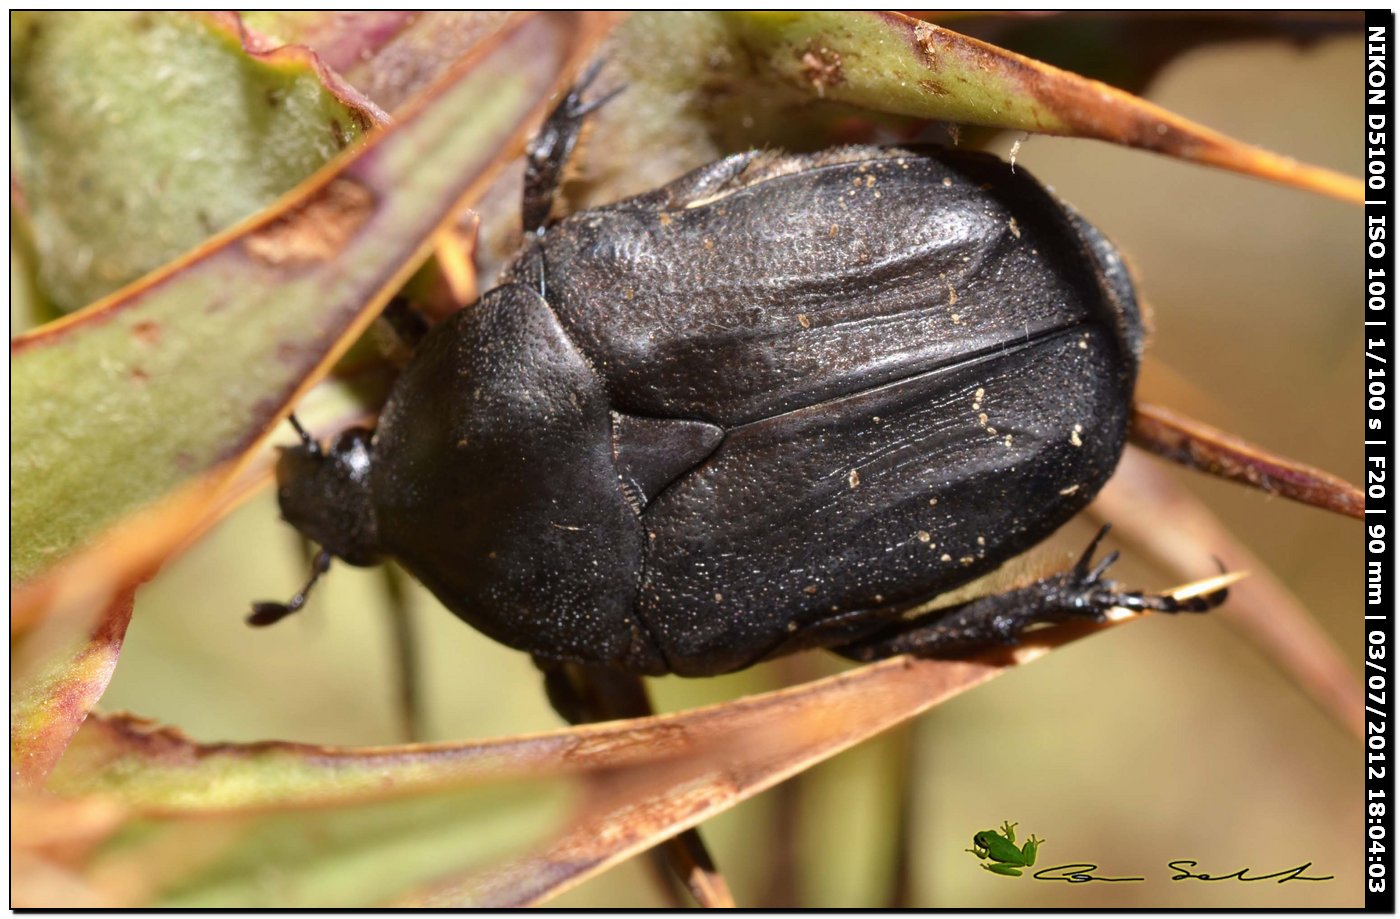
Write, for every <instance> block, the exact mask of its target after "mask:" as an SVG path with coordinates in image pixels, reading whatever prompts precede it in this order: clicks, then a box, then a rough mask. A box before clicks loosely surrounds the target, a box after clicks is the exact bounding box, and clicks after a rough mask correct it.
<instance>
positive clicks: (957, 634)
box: [831, 526, 1226, 661]
mask: <svg viewBox="0 0 1400 919" xmlns="http://www.w3.org/2000/svg"><path fill="white" fill-rule="evenodd" d="M1108 529H1109V528H1108V527H1107V526H1104V528H1103V529H1101V530H1099V532H1098V535H1096V536H1095V537H1094V541H1093V542H1091V543H1090V544H1089V548H1088V549H1086V550H1085V552H1084V554H1083V555H1082V556H1080V558H1079V561H1078V562H1076V563H1075V565H1074V567H1073V568H1071V569H1070V570H1068V571H1066V572H1064V573H1062V574H1058V575H1054V576H1051V577H1048V578H1044V579H1042V580H1039V581H1035V582H1034V583H1031V584H1028V585H1026V586H1025V587H1019V588H1016V589H1014V590H1009V591H1006V592H1005V593H999V594H992V595H990V596H986V597H978V598H976V599H974V600H969V601H968V602H966V603H960V604H958V605H956V606H952V607H948V608H945V609H938V610H934V611H932V612H930V613H926V614H924V615H922V616H918V617H915V618H913V619H907V620H899V621H896V622H893V623H890V624H889V625H886V626H885V627H883V628H881V629H879V630H878V631H876V632H874V633H871V634H869V635H867V636H865V637H864V638H861V639H859V640H857V641H853V642H850V643H848V644H844V645H839V646H836V647H833V648H831V650H832V651H834V652H835V653H837V654H840V655H841V656H842V657H848V658H851V659H852V660H858V661H873V660H880V659H882V658H886V657H893V656H894V655H896V654H917V655H919V656H922V657H941V658H958V657H966V656H968V655H971V654H975V653H977V652H979V651H986V650H990V649H992V648H995V647H997V646H1004V645H1014V644H1016V642H1017V641H1019V640H1020V637H1021V634H1022V633H1023V632H1024V631H1025V630H1026V629H1027V628H1029V627H1030V626H1032V625H1040V624H1050V623H1056V622H1066V621H1069V620H1073V619H1090V620H1094V621H1102V620H1103V618H1104V616H1105V614H1106V613H1107V612H1108V610H1110V609H1112V608H1114V607H1125V608H1127V609H1131V610H1152V611H1154V612H1160V613H1184V612H1191V613H1203V612H1206V611H1207V610H1211V609H1214V608H1215V607H1217V606H1219V605H1220V604H1221V603H1224V602H1225V597H1226V591H1225V590H1219V591H1216V592H1215V593H1212V594H1208V595H1206V596H1201V597H1192V598H1189V599H1184V600H1178V599H1176V598H1175V597H1172V596H1169V595H1165V594H1144V593H1142V592H1140V591H1125V590H1120V589H1119V588H1118V587H1117V585H1116V584H1114V583H1113V582H1112V581H1108V580H1104V577H1103V576H1104V574H1105V573H1106V572H1107V570H1108V568H1109V566H1111V565H1112V564H1113V563H1114V562H1115V561H1117V559H1118V553H1117V552H1110V553H1109V554H1108V555H1107V556H1105V557H1104V558H1103V560H1101V561H1100V562H1099V563H1098V564H1097V565H1093V564H1092V563H1093V559H1094V555H1095V553H1096V552H1097V550H1098V547H1099V544H1100V543H1101V542H1102V541H1103V538H1104V536H1106V535H1107V534H1108ZM1091 566H1092V567H1091Z"/></svg>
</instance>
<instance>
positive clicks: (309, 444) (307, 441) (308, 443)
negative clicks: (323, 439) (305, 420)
mask: <svg viewBox="0 0 1400 919" xmlns="http://www.w3.org/2000/svg"><path fill="white" fill-rule="evenodd" d="M287 420H288V421H289V422H291V424H292V427H294V428H296V429H297V436H298V437H300V438H301V444H302V446H303V447H305V448H306V452H308V453H310V454H311V455H313V456H320V455H321V445H320V444H318V443H317V442H316V438H314V437H312V436H311V435H310V434H308V433H307V431H306V428H304V427H302V426H301V422H300V421H297V416H296V415H288V416H287Z"/></svg>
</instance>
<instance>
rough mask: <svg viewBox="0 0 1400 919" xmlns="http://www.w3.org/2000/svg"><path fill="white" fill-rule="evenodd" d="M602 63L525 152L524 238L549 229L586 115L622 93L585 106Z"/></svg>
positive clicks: (581, 80)
mask: <svg viewBox="0 0 1400 919" xmlns="http://www.w3.org/2000/svg"><path fill="white" fill-rule="evenodd" d="M602 66H603V61H602V60H601V59H599V60H596V61H594V62H593V63H592V64H590V65H589V66H588V69H586V70H585V71H584V72H583V74H582V75H581V76H580V77H579V79H578V82H577V83H575V84H574V85H573V86H572V87H570V89H569V91H568V92H567V93H565V94H564V98H563V99H561V100H559V104H558V105H556V106H555V107H554V111H552V112H550V113H549V117H548V118H546V119H545V122H544V124H543V125H541V126H540V129H539V132H538V133H536V134H535V136H534V138H533V139H532V140H531V141H530V143H529V146H528V147H527V148H526V150H525V194H524V199H523V201H522V202H521V224H522V228H523V229H524V231H525V234H526V235H527V236H529V235H530V234H532V233H533V234H539V233H541V232H542V231H543V230H544V229H545V227H547V226H548V225H549V213H550V211H551V210H553V209H554V198H555V196H556V195H557V194H558V192H559V186H560V185H562V184H563V181H564V167H565V165H566V164H567V163H568V161H569V155H570V154H572V153H573V151H574V146H575V145H576V144H577V143H578V138H579V135H580V134H581V133H582V132H583V124H584V121H585V119H587V117H588V115H589V113H591V112H593V111H595V110H596V109H598V108H599V107H600V106H602V105H603V104H604V103H606V102H607V101H608V100H609V99H611V98H612V97H613V96H616V95H617V94H618V93H620V92H622V89H623V87H620V86H619V87H618V88H616V89H614V90H612V91H611V92H608V93H605V94H603V95H602V96H599V97H598V98H596V99H592V100H589V101H587V102H585V101H584V99H583V94H584V92H585V91H586V90H587V89H588V87H589V86H590V85H591V84H592V83H593V81H594V80H595V79H597V77H598V71H599V70H601V69H602Z"/></svg>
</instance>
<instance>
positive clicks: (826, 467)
mask: <svg viewBox="0 0 1400 919" xmlns="http://www.w3.org/2000/svg"><path fill="white" fill-rule="evenodd" d="M586 83H587V79H586V78H585V80H584V81H583V83H582V84H581V87H582V86H583V85H586ZM581 87H580V89H575V90H574V91H573V92H571V93H570V94H569V95H568V96H567V97H566V98H565V99H564V101H563V102H562V103H561V104H560V106H559V107H558V108H557V109H556V110H555V112H554V114H553V115H552V116H551V117H550V119H549V120H548V121H547V122H546V125H545V127H544V128H543V129H542V131H541V133H540V135H539V136H538V137H537V138H536V140H535V141H534V143H533V144H532V145H531V148H530V151H529V159H528V161H527V163H528V169H527V176H526V188H525V201H524V208H523V210H524V217H525V227H526V228H527V236H526V238H527V244H526V246H525V248H524V251H523V252H522V253H521V255H520V256H519V257H518V258H517V259H516V261H515V262H514V263H513V265H512V266H510V267H509V268H508V269H507V270H506V272H505V274H504V276H503V278H502V282H501V284H500V286H498V287H496V288H495V289H493V290H491V291H489V292H487V293H486V294H485V295H484V296H483V297H482V298H481V300H480V301H479V302H478V303H477V304H475V305H474V306H472V307H470V308H468V309H466V310H463V311H462V312H460V313H458V314H456V315H455V316H454V317H452V318H451V319H449V320H448V321H446V322H443V323H441V324H440V325H439V326H437V327H436V328H434V329H433V330H432V331H431V332H429V333H428V334H427V335H426V336H425V337H424V338H423V339H422V341H421V342H419V343H418V345H417V348H416V350H415V352H414V356H413V358H412V360H411V361H410V362H409V364H408V366H407V367H406V368H405V370H404V371H403V374H402V376H401V377H400V378H399V380H398V381H397V383H396V384H395V386H394V389H393V391H392V393H391V395H390V398H389V400H388V403H387V405H386V406H385V408H384V411H383V413H382V415H381V417H380V421H379V427H378V429H377V430H376V431H374V432H370V431H368V430H362V429H355V430H350V431H346V432H344V433H342V434H341V435H340V436H339V437H338V438H337V439H336V440H335V441H334V443H333V444H332V445H331V447H330V448H329V450H324V451H323V450H322V449H321V448H320V447H319V445H317V444H316V443H315V442H314V441H312V440H311V439H310V438H309V437H307V436H305V434H304V432H303V445H302V446H300V447H296V448H291V449H287V450H285V451H284V453H283V455H282V458H281V461H280V462H279V464H278V470H277V472H278V483H279V491H278V499H279V502H280V504H281V508H282V513H283V516H284V517H285V518H286V519H287V520H288V521H289V522H290V523H292V524H293V525H294V526H295V527H296V528H297V529H298V530H300V531H301V532H302V533H303V534H304V535H306V536H307V537H309V538H310V539H312V540H314V541H316V542H318V543H319V544H320V545H321V546H322V551H321V552H320V554H319V555H318V556H317V561H316V568H315V572H314V573H313V576H312V581H313V582H314V581H315V578H316V576H317V575H319V574H320V573H321V572H323V571H324V570H325V569H326V567H327V566H328V565H329V562H330V559H331V557H332V556H335V557H339V558H341V559H343V560H345V561H347V562H349V563H350V564H354V565H370V564H374V563H376V562H378V561H379V560H380V559H382V558H384V557H386V556H387V557H392V558H394V559H396V560H398V561H399V562H400V563H401V564H403V566H404V567H405V568H407V569H408V570H409V571H410V572H411V573H412V574H413V575H415V576H416V577H417V578H418V579H419V580H420V581H422V582H423V584H425V585H426V586H427V587H428V588H429V589H430V590H431V591H432V592H433V593H434V594H436V595H437V597H438V598H439V599H440V600H441V601H442V602H443V603H444V604H445V605H446V606H447V607H448V608H449V609H451V610H452V611H453V612H454V613H456V614H457V615H458V616H460V617H461V618H463V619H464V620H466V621H467V622H469V623H471V624H472V625H473V626H475V627H476V628H478V629H480V630H481V631H483V632H485V633H486V634H487V635H490V636H491V637H492V638H495V639H496V640H498V641H501V642H503V643H505V644H507V645H511V646H513V647H516V648H519V649H521V650H524V651H527V652H529V653H530V654H532V655H534V656H535V658H536V660H537V661H539V662H540V663H541V664H542V666H544V667H545V668H546V669H547V670H548V669H549V668H550V667H553V666H557V665H560V664H564V663H570V662H575V663H584V664H594V665H601V666H603V667H608V668H615V669H619V670H624V671H628V672H632V673H641V674H661V673H678V674H683V675H689V676H703V675H711V674H718V673H723V672H727V671H732V670H737V669H740V668H743V667H747V666H749V665H751V664H754V663H756V662H758V661H760V660H763V659H765V658H770V657H774V656H777V655H781V654H787V653H789V652H793V651H797V650H800V649H804V648H812V647H825V648H830V649H832V650H834V651H836V652H838V653H840V654H843V655H846V656H848V657H852V658H856V659H862V660H869V659H874V658H877V657H884V656H888V655H891V654H895V653H902V652H915V653H922V654H929V655H935V656H959V655H964V654H967V653H969V652H971V651H974V650H977V649H979V648H983V647H985V646H988V645H992V644H997V643H1004V642H1012V641H1015V640H1016V638H1017V636H1019V635H1020V633H1021V631H1022V630H1023V629H1024V628H1025V627H1027V626H1028V625H1031V624H1036V623H1042V622H1050V621H1057V620H1062V619H1066V618H1070V617H1076V616H1088V617H1091V618H1092V617H1101V616H1102V614H1103V612H1104V611H1105V610H1106V609H1108V608H1109V607H1111V606H1127V607H1132V608H1138V609H1154V610H1162V611H1176V610H1181V609H1190V610H1203V609H1207V608H1209V607H1211V606H1213V605H1215V604H1217V603H1218V602H1220V600H1221V599H1222V598H1223V595H1222V594H1216V595H1212V596H1211V597H1207V598H1196V599H1194V600H1189V601H1177V600H1174V599H1172V598H1170V597H1165V596H1151V595H1148V596H1145V595H1143V594H1141V593H1137V592H1126V591H1119V590H1117V589H1115V587H1114V585H1113V584H1112V583H1111V582H1108V581H1105V580H1103V579H1102V575H1103V573H1104V571H1105V570H1106V569H1107V567H1108V566H1109V565H1110V564H1111V563H1112V562H1113V559H1114V558H1115V555H1110V556H1108V557H1107V558H1106V559H1105V560H1104V561H1103V562H1101V563H1100V564H1098V565H1097V566H1093V567H1091V559H1092V556H1093V553H1094V549H1095V547H1096V546H1097V544H1098V541H1099V539H1098V538H1096V539H1095V540H1094V544H1093V545H1091V546H1090V547H1089V549H1088V551H1086V552H1085V554H1084V556H1083V557H1082V558H1081V560H1080V562H1079V563H1078V564H1077V565H1076V566H1075V567H1074V568H1073V569H1071V570H1070V571H1069V572H1066V573H1064V574H1061V575H1058V576H1054V577H1050V578H1046V579H1044V580H1041V581H1037V582H1034V583H1032V584H1030V585H1027V586H1025V587H1021V588H1018V589H1015V590H1012V591H1009V592H1006V593H1001V594H996V595H992V596H987V597H982V598H979V599H975V600H972V601H969V602H966V603H962V604H958V605H955V606H951V607H947V608H943V609H938V610H935V611H933V612H930V613H926V614H924V615H922V616H919V617H917V618H913V619H907V618H904V616H903V614H904V613H905V612H906V611H908V610H909V609H911V608H913V607H915V606H918V605H920V604H922V603H924V602H926V601H928V600H930V599H932V598H934V597H936V596H938V595H940V594H944V593H946V592H948V591H950V590H952V589H954V588H957V587H959V586H961V585H964V584H966V583H968V582H969V581H971V580H973V579H974V578H976V577H978V576H980V575H982V574H984V573H986V572H988V571H990V570H992V569H994V568H996V567H997V566H999V565H1000V564H1001V563H1003V562H1004V561H1006V560H1007V559H1009V558H1011V557H1012V556H1015V555H1017V554H1019V553H1021V552H1023V551H1024V550H1026V549H1028V548H1030V547H1031V546H1033V545H1035V544H1036V543H1038V542H1040V541H1041V540H1043V539H1044V538H1046V537H1047V536H1048V535H1049V534H1050V533H1051V532H1053V531H1054V530H1055V529H1056V528H1058V527H1059V526H1060V525H1061V524H1063V523H1064V522H1065V521H1066V520H1068V519H1069V518H1070V517H1071V516H1072V515H1074V514H1075V513H1076V512H1077V511H1079V510H1080V509H1081V508H1083V507H1084V505H1085V504H1087V503H1088V502H1089V500H1090V499H1091V498H1093V496H1094V494H1095V493H1096V492H1097V491H1098V490H1099V488H1100V487H1101V486H1102V485H1103V483H1104V482H1105V481H1106V480H1107V479H1108V477H1109V475H1110V474H1111V473H1112V472H1113V470H1114V467H1115V465H1116V464H1117V462H1118V458H1119V456H1120V454H1121V452H1122V449H1123V443H1124V438H1125V434H1126V428H1127V423H1128V415H1129V407H1130V404H1131V398H1132V392H1133V385H1134V381H1135V378H1136V374H1137V367H1138V361H1139V357H1140V351H1141V347H1142V329H1141V322H1140V319H1139V313H1138V307H1137V302H1136V299H1135V297H1134V294H1133V289H1132V286H1131V283H1130V282H1129V279H1128V277H1127V274H1126V272H1125V270H1124V268H1123V265H1122V263H1121V260H1120V259H1119V257H1118V255H1117V253H1116V252H1115V250H1114V249H1113V247H1112V246H1111V245H1110V244H1109V243H1108V241H1107V240H1105V239H1104V238H1103V236H1101V235H1100V234H1099V233H1098V232H1097V231H1096V230H1095V229H1093V228H1092V227H1091V226H1089V225H1088V224H1087V223H1086V222H1085V221H1084V220H1083V219H1082V218H1080V217H1079V216H1078V215H1077V214H1076V213H1074V212H1073V211H1072V210H1070V209H1069V208H1068V207H1066V206H1065V205H1064V204H1063V203H1061V202H1060V201H1058V200H1057V199H1056V198H1054V197H1053V196H1052V195H1051V194H1050V193H1049V192H1048V191H1046V190H1045V189H1044V188H1043V187H1042V186H1040V185H1039V184H1038V183H1037V182H1036V181H1035V180H1034V179H1032V178H1031V177H1030V176H1029V175H1027V174H1026V173H1025V171H1024V170H1021V171H1014V170H1012V169H1011V168H1010V167H1008V166H1007V165H1006V164H1005V163H1003V162H1001V161H1000V160H998V159H996V158H993V157H990V156H986V155H982V154H974V153H958V152H950V151H947V150H932V149H891V148H876V147H846V148H838V149H834V150H829V151H826V152H823V153H818V154H809V155H788V154H777V153H766V152H757V151H754V152H749V153H743V154H738V155H735V156H730V157H728V158H726V159H723V160H720V161H719V162H716V163H713V164H711V165H709V166H706V167H703V168H701V169H698V170H696V171H694V172H692V173H690V174H689V175H686V176H684V177H682V178H680V179H678V180H676V181H674V182H672V183H671V184H669V185H667V186H665V187H663V188H660V189H657V190H655V191H653V192H650V193H647V194H643V195H639V196H637V197H634V198H630V199H627V200H624V201H619V202H617V203H615V204H611V205H608V206H606V207H600V208H596V209H593V210H587V211H583V212H581V213H577V214H575V215H573V216H571V217H568V218H566V219H564V220H561V221H559V222H556V223H551V222H550V221H549V217H548V215H549V210H550V206H551V204H552V202H553V199H554V195H555V191H556V189H557V185H558V183H559V176H560V172H561V171H562V168H563V164H564V162H565V160H566V159H567V157H568V155H569V152H570V150H571V149H572V147H573V144H574V141H575V138H576V137H577V135H578V131H579V129H580V126H581V124H582V122H583V119H584V116H585V115H586V113H587V111H588V110H589V109H590V108H591V107H592V106H586V105H584V104H583V103H582V102H581V97H580V92H581ZM1102 535H1103V533H1102V532H1101V533H1100V534H1099V538H1102ZM309 586H310V585H309V584H308V587H309ZM304 597H305V591H304V590H303V591H302V592H301V593H299V594H298V595H297V597H296V598H294V600H293V601H292V603H291V604H259V605H258V607H257V610H256V612H255V613H254V616H253V617H252V621H253V622H254V623H255V624H265V623H267V622H271V621H275V620H276V619H278V618H280V617H281V616H283V615H285V614H286V613H288V612H290V611H292V610H294V609H296V608H298V607H299V606H300V605H301V603H302V601H303V599H304Z"/></svg>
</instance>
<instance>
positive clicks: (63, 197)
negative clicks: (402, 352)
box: [10, 12, 381, 311]
mask: <svg viewBox="0 0 1400 919" xmlns="http://www.w3.org/2000/svg"><path fill="white" fill-rule="evenodd" d="M11 27H12V29H13V32H12V46H11V53H12V55H13V56H12V59H11V69H10V99H11V103H12V105H13V109H14V113H15V119H14V121H13V125H14V126H15V128H16V129H17V130H16V134H15V137H16V142H17V143H16V146H17V148H18V150H17V160H18V167H19V168H18V174H19V179H20V182H21V184H22V187H23V189H24V194H25V199H26V200H27V202H28V204H29V208H30V212H31V219H32V222H33V233H34V238H35V243H36V246H37V249H38V253H39V257H40V272H41V275H40V278H41V282H42V285H43V287H44V291H45V293H46V294H47V295H48V297H49V298H50V299H51V300H52V301H53V303H54V304H56V305H57V306H58V307H59V308H61V309H63V310H65V311H68V310H73V309H77V308H78V307H81V306H85V305H86V304H88V303H90V302H92V301H93V300H96V299H97V298H99V297H101V296H103V295H105V294H108V293H110V292H111V291H113V290H116V289H117V288H118V287H120V286H122V285H123V284H126V283H128V282H130V281H133V280H135V279H136V278H138V277H140V276H141V275H143V274H145V273H147V272H148V271H151V270H153V269H155V268H158V267H159V266H161V265H163V264H165V263H166V262H168V261H170V260H171V259H173V258H175V257H176V256H178V255H180V254H181V253H183V252H185V251H186V250H188V249H191V248H193V247H194V246H195V245H197V244H198V243H200V242H201V241H203V240H204V239H206V238H208V237H209V236H211V235H212V234H214V233H215V232H217V231H219V230H222V229H224V228H225V227H228V226H231V225H232V224H234V223H235V222H237V221H238V220H241V219H243V218H244V217H247V216H248V215H249V214H252V213H255V212H256V211H258V210H260V209H262V208H263V207H265V206H267V205H268V204H270V203H271V202H272V201H273V200H275V199H276V198H277V196H278V195H280V194H282V193H283V192H285V191H287V190H288V189H289V188H291V187H292V186H294V185H296V184H297V183H298V182H300V181H301V180H302V179H305V178H306V177H307V176H309V175H310V174H311V173H313V172H315V171H316V169H317V168H319V167H320V166H322V165H323V164H325V163H326V161H328V160H329V159H330V158H331V157H333V156H335V155H336V154H337V153H339V152H340V151H341V150H343V149H345V148H346V147H348V146H349V145H350V144H352V143H353V142H354V141H356V140H357V139H358V138H359V137H361V136H362V135H363V133H364V132H365V130H367V129H368V128H369V127H371V126H372V125H373V124H374V123H375V122H376V121H377V120H380V117H381V116H379V115H378V113H377V112H376V111H375V110H374V109H373V107H372V106H369V105H367V104H365V103H364V101H363V100H361V99H358V98H355V97H354V96H353V94H347V93H345V92H344V90H343V88H342V89H341V91H340V94H339V95H337V93H336V92H334V91H332V89H331V88H328V87H327V85H326V84H325V74H324V73H323V72H322V71H321V70H320V68H319V64H318V63H317V62H316V61H315V59H314V58H313V57H312V56H311V55H310V54H307V53H306V52H305V51H304V50H300V49H284V50H282V51H280V52H274V53H258V54H250V53H249V52H248V51H247V50H245V49H244V47H243V45H242V43H241V35H240V30H239V26H238V22H237V20H236V18H235V17H232V16H228V15H223V16H211V15H197V14H191V13H153V12H148V13H133V12H120V13H118V12H103V13H91V12H84V13H62V12H59V13H17V14H15V15H14V16H13V17H12V19H11Z"/></svg>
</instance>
